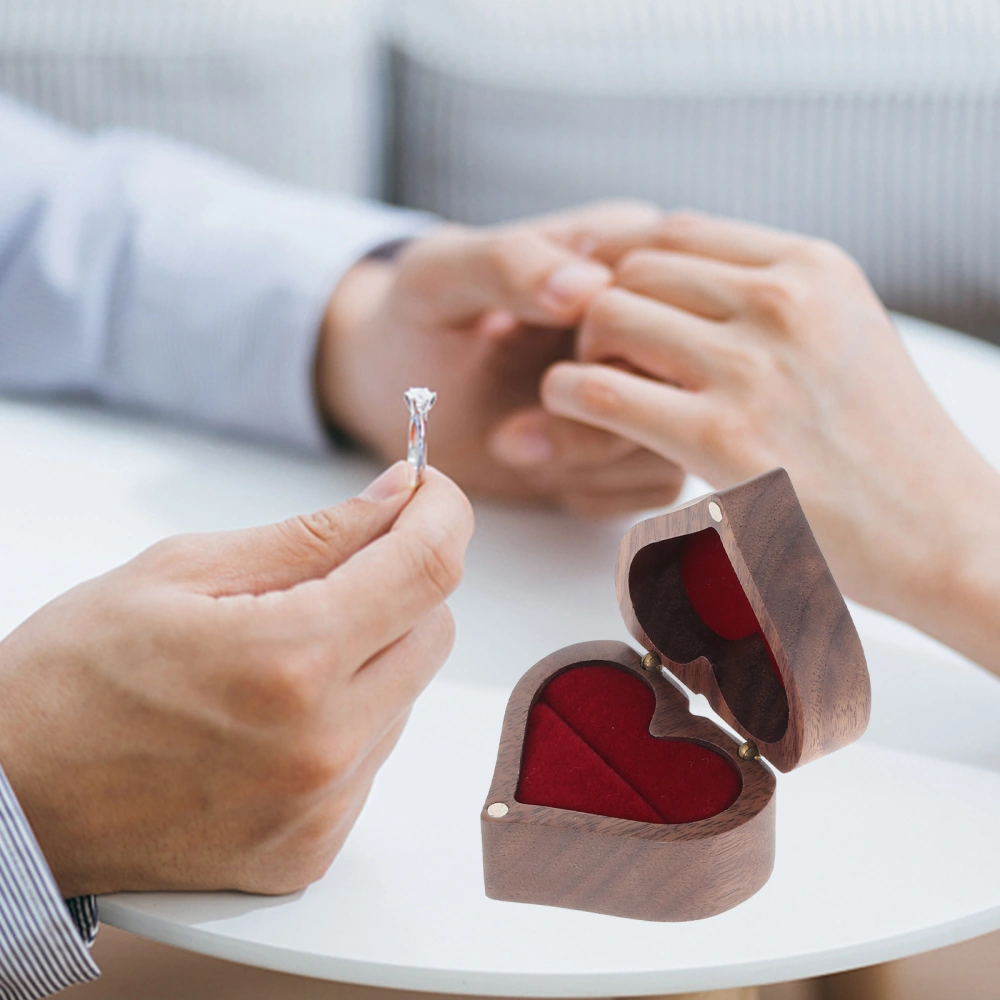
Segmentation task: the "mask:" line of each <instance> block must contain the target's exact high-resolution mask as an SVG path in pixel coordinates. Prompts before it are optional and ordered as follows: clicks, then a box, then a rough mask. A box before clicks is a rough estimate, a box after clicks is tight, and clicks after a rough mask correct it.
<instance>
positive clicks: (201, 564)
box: [167, 462, 413, 597]
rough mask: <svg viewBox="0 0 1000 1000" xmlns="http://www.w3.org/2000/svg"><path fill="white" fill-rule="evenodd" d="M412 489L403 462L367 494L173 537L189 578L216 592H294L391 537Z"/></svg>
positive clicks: (220, 594) (198, 586)
mask: <svg viewBox="0 0 1000 1000" xmlns="http://www.w3.org/2000/svg"><path fill="white" fill-rule="evenodd" d="M412 495H413V483H412V478H411V472H410V467H409V465H408V464H407V463H406V462H397V463H396V464H395V465H392V466H390V467H389V468H388V469H386V470H385V472H383V473H382V474H381V475H380V476H379V477H378V478H377V479H375V480H374V482H372V483H371V484H370V485H369V486H368V487H366V488H365V490H364V491H363V492H362V493H361V494H360V496H357V497H354V498H353V499H351V500H347V501H345V502H344V503H341V504H338V505H337V506H336V507H327V508H325V509H324V510H319V511H316V512H315V513H313V514H302V515H299V516H297V517H292V518H289V519H288V520H287V521H280V522H278V523H276V524H268V525H264V526H263V527H259V528H248V529H245V530H242V531H225V532H217V533H213V534H207V535H189V536H186V537H182V538H178V539H173V540H171V542H168V543H167V548H168V551H169V549H170V548H171V547H173V548H175V549H176V548H179V549H181V550H182V551H181V552H178V553H176V558H178V559H183V560H184V561H185V563H186V566H185V572H184V576H185V578H186V579H187V580H188V581H189V582H191V583H193V584H194V585H195V589H196V590H198V591H201V592H202V593H209V594H211V595H212V596H213V597H224V596H231V595H235V594H254V595H259V594H263V593H267V592H268V591H272V590H287V589H289V588H290V587H294V586H295V585H296V584H299V583H303V582H305V581H306V580H315V579H319V578H321V577H324V576H326V575H327V574H328V573H330V572H331V571H332V570H334V569H336V568H337V567H338V566H339V565H340V564H341V563H343V562H345V561H346V560H347V559H349V558H350V557H351V556H352V555H353V554H354V553H355V552H357V551H358V550H359V549H362V548H364V547H365V546H366V545H368V544H370V543H371V542H373V541H374V540H375V539H376V538H379V537H381V536H382V535H384V534H385V533H386V532H387V531H388V530H389V528H391V527H392V525H393V523H394V522H395V520H396V518H397V517H398V516H399V514H400V511H402V509H403V508H404V507H405V506H406V504H407V502H408V501H409V499H410V497H411V496H412Z"/></svg>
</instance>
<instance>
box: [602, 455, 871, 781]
mask: <svg viewBox="0 0 1000 1000" xmlns="http://www.w3.org/2000/svg"><path fill="white" fill-rule="evenodd" d="M712 501H714V502H715V503H716V504H718V505H719V507H720V508H721V511H722V520H721V522H718V523H717V522H716V521H715V520H714V519H713V518H712V516H711V513H710V512H709V504H710V503H711V502H712ZM704 530H714V531H717V532H718V534H719V536H720V538H721V539H722V543H723V545H724V547H725V550H726V553H727V555H728V556H729V560H730V562H731V563H732V565H733V568H734V569H735V571H736V575H737V577H738V578H739V581H740V583H741V585H742V587H743V590H744V591H745V593H746V595H747V597H748V599H749V601H750V605H751V607H752V608H753V611H754V614H755V615H756V616H757V620H758V622H759V623H760V625H761V628H762V630H763V634H764V636H765V637H766V639H767V643H768V645H769V646H770V648H771V651H772V653H773V655H774V659H775V661H776V663H777V666H778V670H779V671H780V674H781V678H782V682H783V685H784V687H783V688H782V684H780V683H778V681H777V679H776V678H775V677H774V674H773V671H772V670H771V669H770V665H769V662H768V660H767V656H766V650H764V646H763V643H762V642H761V640H760V638H759V637H758V636H751V637H750V638H749V639H744V640H740V641H738V642H732V641H729V640H725V639H722V638H721V637H719V636H717V635H715V633H713V632H712V631H711V630H710V629H708V628H707V627H706V626H705V625H704V624H703V623H702V622H701V621H700V619H699V618H698V616H697V615H696V614H695V612H694V610H693V609H692V608H691V605H690V603H689V602H688V600H687V597H686V595H685V593H684V588H683V586H682V584H681V581H680V575H679V572H680V571H679V561H680V548H681V546H682V544H683V538H684V537H685V536H688V535H692V534H694V533H696V532H699V531H704ZM615 586H616V589H617V593H618V604H619V607H620V608H621V612H622V616H623V618H624V619H625V624H626V626H627V627H628V630H629V632H630V633H631V634H632V635H633V636H634V637H635V638H636V640H637V641H638V642H640V643H641V644H642V646H643V647H644V648H645V649H647V650H654V651H655V652H656V653H657V654H658V655H659V656H660V658H661V659H662V660H663V662H664V664H665V665H666V666H667V668H668V669H669V670H670V671H671V672H672V673H673V674H674V675H675V676H677V677H678V678H679V679H680V680H682V681H683V682H684V683H685V684H686V685H687V686H688V687H689V688H691V689H692V690H694V691H696V692H698V693H701V694H704V695H705V696H706V697H707V699H708V701H709V703H710V704H711V706H712V708H713V709H715V711H716V712H718V713H719V715H720V716H722V718H724V719H725V720H726V721H727V722H728V723H729V724H730V725H731V726H733V728H734V729H736V730H737V731H738V732H740V733H743V734H744V735H745V736H746V737H747V738H748V739H750V740H753V741H754V742H756V743H757V745H758V747H759V749H760V752H761V754H762V755H763V756H764V757H766V758H767V759H768V760H769V761H770V762H771V763H772V764H774V765H775V767H777V768H778V769H779V770H781V771H790V770H792V768H794V767H796V766H798V765H799V764H802V763H805V762H807V761H810V760H814V759H815V758H817V757H821V756H823V755H824V754H828V753H831V752H832V751H834V750H837V749H839V748H840V747H843V746H845V745H847V744H848V743H851V742H853V741H854V740H856V739H857V738H858V737H859V736H861V734H862V733H863V732H864V731H865V728H866V727H867V725H868V716H869V712H870V708H871V686H870V682H869V678H868V668H867V665H866V663H865V656H864V651H863V650H862V648H861V641H860V639H859V638H858V634H857V631H856V630H855V628H854V623H853V621H852V620H851V616H850V613H849V612H848V610H847V606H846V605H845V603H844V599H843V597H842V596H841V593H840V591H839V589H838V588H837V584H836V583H835V581H834V579H833V576H832V575H831V573H830V570H829V567H828V566H827V564H826V560H825V559H824V558H823V554H822V552H821V551H820V549H819V546H818V545H817V543H816V539H815V537H814V536H813V533H812V530H811V529H810V527H809V523H808V521H807V520H806V517H805V514H804V513H803V511H802V508H801V507H800V506H799V502H798V498H797V497H796V495H795V490H794V489H793V487H792V484H791V480H790V479H789V478H788V474H787V473H786V472H785V471H784V469H774V470H772V471H771V472H768V473H765V474H764V475H762V476H757V477H756V478H755V479H751V480H748V481H747V482H745V483H741V484H740V485H738V486H734V487H731V488H730V489H726V490H719V491H718V492H715V493H711V494H708V495H706V496H704V497H701V498H699V499H698V500H695V501H692V502H691V503H690V504H688V505H686V506H685V507H682V508H680V509H678V510H675V511H671V512H670V513H668V514H663V515H661V516H659V517H654V518H650V519H649V520H646V521H642V522H641V523H639V524H637V525H635V527H633V528H632V529H631V530H630V531H629V532H628V534H626V536H625V538H624V539H623V541H622V544H621V548H620V549H619V552H618V561H617V565H616V568H615Z"/></svg>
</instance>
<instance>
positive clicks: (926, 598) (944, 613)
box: [891, 449, 1000, 676]
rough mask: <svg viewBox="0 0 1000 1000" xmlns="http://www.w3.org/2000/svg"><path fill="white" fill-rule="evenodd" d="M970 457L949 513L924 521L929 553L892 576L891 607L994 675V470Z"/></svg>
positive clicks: (998, 596)
mask: <svg viewBox="0 0 1000 1000" xmlns="http://www.w3.org/2000/svg"><path fill="white" fill-rule="evenodd" d="M970 450H971V449H970ZM975 457H976V462H975V463H970V464H969V467H968V468H967V469H966V475H965V476H964V477H963V479H962V480H961V482H960V483H956V484H955V489H954V490H953V491H952V496H953V503H952V505H951V509H950V511H949V519H948V520H947V521H944V520H942V519H941V518H939V517H936V518H933V519H932V518H927V520H926V521H925V524H924V530H925V531H926V533H927V537H928V538H932V539H937V542H938V544H937V545H936V546H935V556H934V558H933V560H932V561H931V563H930V565H929V566H927V567H925V569H924V571H923V572H922V573H920V574H912V575H911V577H910V579H909V580H908V581H907V580H899V581H897V586H896V602H897V605H898V606H897V607H896V608H894V609H891V610H892V612H893V613H894V614H896V615H897V616H898V617H900V618H903V619H905V620H906V621H909V622H910V623H911V624H913V625H915V626H916V627H917V628H919V629H922V630H923V631H924V632H927V633H928V634H929V635H932V636H934V637H935V638H936V639H940V640H941V641H942V642H944V643H946V644H947V645H949V646H951V647H953V648H954V649H956V650H958V651H959V652H960V653H963V654H964V655H965V656H968V657H969V658H970V659H972V660H974V661H975V662H977V663H979V664H981V665H982V666H984V667H986V668H987V669H988V670H990V671H992V672H993V673H995V674H997V675H998V676H1000V517H998V514H997V512H998V511H1000V474H998V473H997V472H996V471H994V470H993V469H992V468H990V467H989V466H988V465H987V464H986V462H985V461H983V460H982V459H980V458H979V457H978V455H977V456H975Z"/></svg>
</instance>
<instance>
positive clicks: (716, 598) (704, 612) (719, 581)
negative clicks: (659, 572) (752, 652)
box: [681, 529, 785, 688]
mask: <svg viewBox="0 0 1000 1000" xmlns="http://www.w3.org/2000/svg"><path fill="white" fill-rule="evenodd" d="M681 579H682V580H683V581H684V592H685V593H686V594H687V598H688V600H689V601H690V602H691V607H692V608H694V610H695V614H697V615H698V617H699V618H700V619H701V620H702V621H703V622H704V623H705V624H706V625H707V626H708V627H709V628H710V629H711V630H712V631H713V632H714V633H715V634H716V635H718V636H721V637H722V638H723V639H730V640H735V639H745V638H746V637H747V636H750V635H755V634H756V635H758V636H760V640H761V642H762V643H763V644H764V648H765V649H766V650H767V658H768V661H769V662H770V664H771V672H772V673H773V674H774V678H775V680H776V681H777V682H778V684H780V685H781V687H782V688H784V686H785V682H784V680H783V678H782V676H781V671H780V670H779V669H778V664H777V661H776V660H775V659H774V653H773V652H772V650H771V646H770V645H769V643H768V641H767V636H765V635H764V630H763V629H762V628H761V627H760V622H759V621H757V616H756V615H755V614H754V611H753V608H752V607H751V606H750V601H749V599H748V598H747V595H746V592H745V591H744V590H743V584H741V583H740V578H739V577H738V576H737V575H736V570H735V569H733V564H732V563H731V562H730V561H729V556H727V555H726V548H725V546H724V545H723V544H722V539H721V538H720V537H719V535H718V532H715V531H712V530H711V529H708V530H707V531H699V532H698V533H697V534H695V535H691V536H690V537H689V538H688V539H686V541H685V543H684V550H683V553H682V554H681Z"/></svg>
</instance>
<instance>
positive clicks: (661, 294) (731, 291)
mask: <svg viewBox="0 0 1000 1000" xmlns="http://www.w3.org/2000/svg"><path fill="white" fill-rule="evenodd" d="M745 278H746V269H745V268H742V267H739V266H737V265H734V264H729V263H726V262H724V261H718V260H711V259H709V258H706V257H695V256H692V255H690V254H682V253H675V252H673V251H670V250H654V249H650V248H645V247H644V248H642V249H639V250H630V251H629V252H628V253H627V254H625V256H624V257H622V259H621V261H619V263H618V266H617V267H616V268H615V283H616V284H617V285H618V286H619V287H620V288H627V289H628V290H629V291H630V292H635V293H636V294H637V295H646V296H648V297H649V298H651V299H656V300H658V301H660V302H665V303H667V304H669V305H672V306H676V307H677V308H678V309H684V310H686V311H687V312H690V313H694V314H696V315H698V316H702V317H704V318H705V319H710V320H717V321H722V320H728V319H732V317H733V316H737V315H739V314H740V312H741V311H742V309H743V304H744V299H745V291H744V289H745V285H746V280H745Z"/></svg>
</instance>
